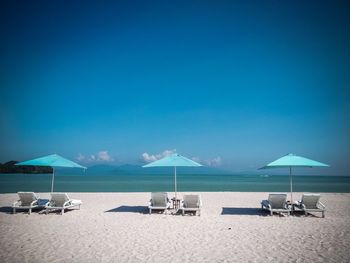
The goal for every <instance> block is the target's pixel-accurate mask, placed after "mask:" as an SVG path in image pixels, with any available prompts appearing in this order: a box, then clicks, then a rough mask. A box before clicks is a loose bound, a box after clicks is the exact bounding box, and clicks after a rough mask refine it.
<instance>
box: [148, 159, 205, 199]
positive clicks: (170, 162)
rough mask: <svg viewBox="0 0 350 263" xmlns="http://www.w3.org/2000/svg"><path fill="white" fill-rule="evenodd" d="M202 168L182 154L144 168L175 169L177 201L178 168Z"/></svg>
mask: <svg viewBox="0 0 350 263" xmlns="http://www.w3.org/2000/svg"><path fill="white" fill-rule="evenodd" d="M198 166H202V165H201V164H199V163H197V162H195V161H192V160H191V159H188V158H186V157H184V156H182V155H180V154H177V153H175V154H171V155H169V156H166V157H164V158H163V159H160V160H157V161H154V162H152V163H149V164H146V165H144V166H142V167H143V168H150V167H174V185H175V186H174V190H175V199H177V170H176V168H177V167H198Z"/></svg>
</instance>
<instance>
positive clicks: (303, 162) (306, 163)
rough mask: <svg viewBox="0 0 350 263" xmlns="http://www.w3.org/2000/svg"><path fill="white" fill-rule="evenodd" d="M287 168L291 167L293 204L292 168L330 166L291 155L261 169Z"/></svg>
mask: <svg viewBox="0 0 350 263" xmlns="http://www.w3.org/2000/svg"><path fill="white" fill-rule="evenodd" d="M285 167H289V177H290V200H291V202H293V179H292V167H301V168H312V167H329V165H328V164H324V163H320V162H317V161H314V160H311V159H307V158H305V157H301V156H297V155H295V154H292V153H290V154H287V155H285V156H283V157H281V158H279V159H277V160H276V161H273V162H272V163H269V164H267V165H265V166H264V167H261V168H260V169H270V168H285Z"/></svg>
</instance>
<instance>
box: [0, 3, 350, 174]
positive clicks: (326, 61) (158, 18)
mask: <svg viewBox="0 0 350 263" xmlns="http://www.w3.org/2000/svg"><path fill="white" fill-rule="evenodd" d="M349 14H350V8H349V4H347V2H346V1H344V2H339V1H326V2H323V1H81V2H79V1H73V3H72V2H71V1H1V2H0V32H1V39H2V40H1V41H0V52H1V53H0V72H1V73H0V87H1V91H0V110H1V111H0V162H5V161H8V160H19V161H20V160H25V159H29V158H34V157H38V156H42V155H46V154H51V153H58V154H61V155H63V156H65V157H67V158H70V159H73V160H74V159H75V160H77V159H76V158H78V156H80V160H81V163H85V164H86V163H88V164H89V163H91V164H93V163H95V162H101V163H102V162H108V161H109V162H110V163H116V164H118V163H140V159H142V154H144V153H147V155H156V154H159V153H162V152H163V151H165V150H173V149H177V151H178V152H179V153H181V154H183V155H185V156H188V157H196V158H199V160H202V161H203V162H204V163H207V164H214V165H217V166H220V167H222V168H225V169H230V170H234V171H237V170H250V169H255V168H257V167H260V166H262V165H264V164H265V163H266V162H270V161H273V160H274V159H277V158H278V157H280V156H282V155H284V154H286V153H289V152H293V153H296V154H299V155H302V156H305V157H309V158H313V159H315V160H318V161H322V162H326V163H329V164H331V165H332V168H330V169H328V170H327V173H332V174H348V175H349V174H350V164H349V160H350V139H349V137H350V136H349V134H350V125H349V114H350V106H349V99H350V91H349V89H350V74H349V69H350V49H349V47H350V19H349V17H350V15H349ZM92 155H93V157H92ZM93 158H95V161H94V160H93ZM98 159H99V161H96V160H98Z"/></svg>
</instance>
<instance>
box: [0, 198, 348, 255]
mask: <svg viewBox="0 0 350 263" xmlns="http://www.w3.org/2000/svg"><path fill="white" fill-rule="evenodd" d="M186 193H187V192H186ZM186 193H184V192H179V193H178V196H180V197H182V196H183V194H186ZM188 193H190V192H188ZM193 193H195V192H193ZM196 193H199V194H200V195H201V198H202V202H203V207H202V212H201V216H190V215H185V216H181V215H170V214H168V215H164V214H158V213H154V214H152V215H149V214H148V209H147V205H148V201H149V199H150V192H132V193H112V192H107V193H94V192H93V193H86V192H82V193H68V194H69V196H70V197H71V198H74V199H81V200H82V202H83V204H82V206H81V210H73V209H72V210H70V211H67V212H66V213H65V214H64V215H60V214H58V213H50V214H48V215H45V214H40V213H38V212H33V213H32V214H31V215H28V214H26V213H22V212H19V213H17V214H15V215H13V214H11V209H9V207H10V206H11V205H12V203H13V202H14V201H15V200H17V194H0V207H1V208H0V222H1V224H0V230H1V233H2V235H1V237H0V246H1V248H2V249H1V250H0V257H1V258H2V261H3V262H21V261H25V262H68V261H69V262H81V261H87V262H164V261H167V262H235V261H237V262H239V261H245V262H246V261H258V262H265V261H270V262H277V261H278V262H291V261H292V262H305V261H308V262H310V261H312V262H320V261H327V262H329V261H331V262H348V261H349V260H350V256H349V254H348V251H349V249H350V242H349V241H350V229H349V227H348V226H349V224H350V194H349V193H321V202H323V203H324V204H325V205H326V209H327V211H326V217H325V218H319V217H314V216H307V217H304V216H299V215H298V216H283V217H281V216H278V215H274V216H269V215H268V213H265V212H262V211H261V209H260V201H261V200H262V199H266V198H267V195H268V193H269V192H196ZM301 194H302V193H293V197H294V199H295V200H297V199H299V198H300V196H301ZM38 195H39V196H40V197H41V198H48V197H49V193H47V192H46V193H38ZM168 195H169V198H171V197H173V195H174V193H173V192H168ZM288 196H289V195H288ZM316 215H317V216H318V214H316Z"/></svg>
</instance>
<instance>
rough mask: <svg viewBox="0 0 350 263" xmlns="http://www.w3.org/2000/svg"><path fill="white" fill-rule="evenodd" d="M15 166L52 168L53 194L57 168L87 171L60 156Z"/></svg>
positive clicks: (38, 159)
mask: <svg viewBox="0 0 350 263" xmlns="http://www.w3.org/2000/svg"><path fill="white" fill-rule="evenodd" d="M15 165H30V166H50V167H51V168H52V179H51V193H52V192H53V188H54V181H55V167H66V168H81V169H86V167H84V166H81V165H80V164H77V163H75V162H73V161H70V160H68V159H66V158H63V157H61V156H59V155H58V154H52V155H48V156H44V157H40V158H36V159H33V160H28V161H24V162H20V163H17V164H15Z"/></svg>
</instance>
